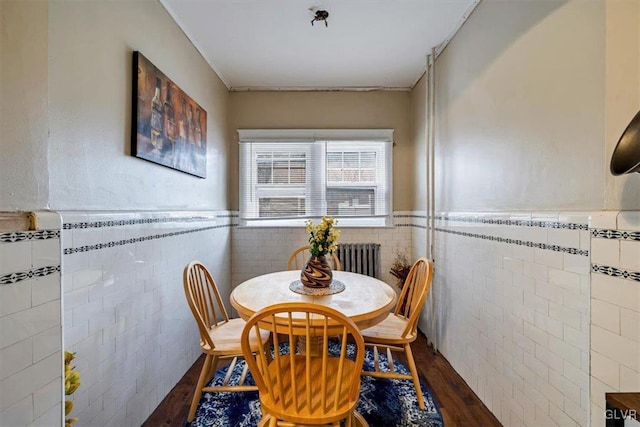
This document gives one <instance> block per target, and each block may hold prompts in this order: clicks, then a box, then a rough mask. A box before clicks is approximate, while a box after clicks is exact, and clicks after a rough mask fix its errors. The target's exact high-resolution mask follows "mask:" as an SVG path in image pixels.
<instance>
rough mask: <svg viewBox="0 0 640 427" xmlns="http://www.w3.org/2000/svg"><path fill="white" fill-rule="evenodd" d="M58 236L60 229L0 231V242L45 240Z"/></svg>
mask: <svg viewBox="0 0 640 427" xmlns="http://www.w3.org/2000/svg"><path fill="white" fill-rule="evenodd" d="M59 237H60V230H38V231H17V232H16V231H13V232H10V233H0V243H16V242H24V241H27V240H47V239H57V238H59Z"/></svg>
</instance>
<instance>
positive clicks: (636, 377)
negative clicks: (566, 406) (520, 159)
mask: <svg viewBox="0 0 640 427" xmlns="http://www.w3.org/2000/svg"><path fill="white" fill-rule="evenodd" d="M590 226H591V228H592V237H591V250H592V257H591V263H592V264H594V265H597V266H600V267H601V268H604V270H602V269H600V270H598V271H596V270H595V269H594V270H592V273H591V311H592V316H591V418H592V426H594V427H596V426H597V427H600V426H604V425H605V410H604V408H605V393H607V392H637V393H640V212H617V211H616V212H599V213H598V214H594V215H592V217H591V223H590ZM607 230H609V231H610V233H607ZM625 232H626V236H625V235H624V234H623V233H625ZM633 233H635V234H633ZM605 236H607V237H605ZM609 267H610V268H611V269H608V268H609ZM623 271H626V272H627V273H636V276H635V278H634V277H633V276H627V277H626V278H625V277H624V276H621V275H619V276H616V275H608V274H606V273H607V272H609V274H615V273H614V272H623Z"/></svg>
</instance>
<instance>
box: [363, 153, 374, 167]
mask: <svg viewBox="0 0 640 427" xmlns="http://www.w3.org/2000/svg"><path fill="white" fill-rule="evenodd" d="M360 167H361V168H371V169H375V167H376V153H375V151H363V152H362V153H360Z"/></svg>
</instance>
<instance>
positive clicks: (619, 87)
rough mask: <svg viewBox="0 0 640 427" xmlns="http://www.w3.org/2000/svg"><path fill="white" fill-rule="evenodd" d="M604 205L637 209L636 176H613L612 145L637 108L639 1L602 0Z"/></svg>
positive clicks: (639, 198) (639, 185) (639, 87)
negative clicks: (604, 128) (604, 102)
mask: <svg viewBox="0 0 640 427" xmlns="http://www.w3.org/2000/svg"><path fill="white" fill-rule="evenodd" d="M605 59H606V62H605V64H606V68H605V71H606V75H605V78H606V80H605V84H606V116H605V117H606V155H605V159H604V160H605V162H604V165H603V167H604V169H605V176H606V194H605V202H606V205H605V209H611V210H616V209H623V210H640V176H639V175H638V174H632V175H623V176H613V175H611V174H610V173H609V162H610V160H611V154H612V153H613V149H614V148H615V146H616V143H617V142H618V139H619V138H620V135H621V134H622V132H623V131H624V129H625V128H626V126H627V124H628V123H629V121H630V120H631V118H632V117H633V116H634V115H635V114H636V113H637V112H638V109H639V108H640V1H638V0H607V1H606V57H605Z"/></svg>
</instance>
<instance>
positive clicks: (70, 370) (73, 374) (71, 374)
mask: <svg viewBox="0 0 640 427" xmlns="http://www.w3.org/2000/svg"><path fill="white" fill-rule="evenodd" d="M75 358H76V354H75V353H71V352H69V351H65V352H64V394H65V395H66V396H70V395H72V394H73V393H74V392H75V391H76V390H77V389H78V387H80V373H79V372H78V371H74V369H75V366H71V362H73V359H75ZM72 409H73V401H71V400H65V401H64V415H65V416H67V415H69V414H70V413H71V410H72ZM77 421H78V418H75V417H74V418H67V419H65V420H64V427H71V425H72V424H73V423H75V422H77Z"/></svg>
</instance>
